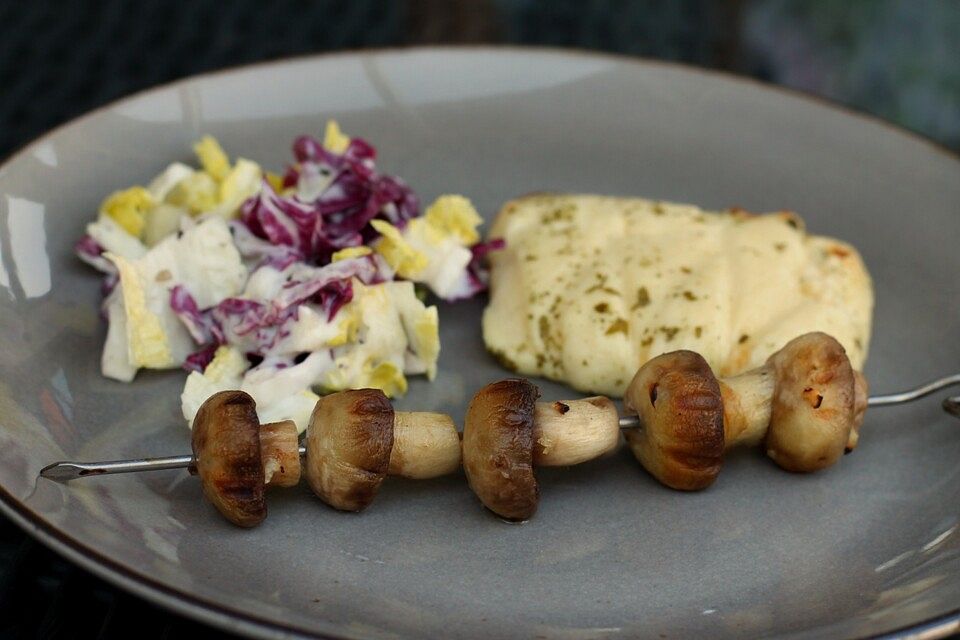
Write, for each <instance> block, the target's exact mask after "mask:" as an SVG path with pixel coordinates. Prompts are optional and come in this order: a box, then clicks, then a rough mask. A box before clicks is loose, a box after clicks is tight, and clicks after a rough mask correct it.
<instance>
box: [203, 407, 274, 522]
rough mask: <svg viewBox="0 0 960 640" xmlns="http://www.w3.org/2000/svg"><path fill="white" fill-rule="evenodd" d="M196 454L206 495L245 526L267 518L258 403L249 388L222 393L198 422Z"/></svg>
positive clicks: (233, 519)
mask: <svg viewBox="0 0 960 640" xmlns="http://www.w3.org/2000/svg"><path fill="white" fill-rule="evenodd" d="M193 455H194V457H195V458H196V468H197V474H198V475H199V476H200V484H201V485H202V486H203V493H204V494H205V495H206V496H207V499H208V500H210V502H212V503H213V506H215V507H216V508H217V510H218V511H219V512H220V513H222V514H223V516H224V517H225V518H226V519H227V520H229V521H230V522H232V523H233V524H235V525H238V526H240V527H253V526H256V525H258V524H260V523H261V522H262V521H263V519H264V518H266V517H267V503H266V501H265V500H264V497H263V493H264V492H263V465H262V464H261V457H260V421H259V420H258V419H257V411H256V403H255V402H254V401H253V398H251V397H250V396H249V395H247V394H246V393H244V392H243V391H221V392H219V393H215V394H214V395H212V396H210V397H209V398H207V401H206V402H204V403H203V404H202V405H200V410H199V411H197V416H196V418H194V420H193Z"/></svg>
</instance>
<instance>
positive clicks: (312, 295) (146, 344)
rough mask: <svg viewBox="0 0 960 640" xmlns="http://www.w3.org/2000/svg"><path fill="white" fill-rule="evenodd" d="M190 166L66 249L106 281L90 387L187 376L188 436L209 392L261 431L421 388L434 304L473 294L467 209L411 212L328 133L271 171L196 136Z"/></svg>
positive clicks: (129, 199) (174, 170) (475, 270)
mask: <svg viewBox="0 0 960 640" xmlns="http://www.w3.org/2000/svg"><path fill="white" fill-rule="evenodd" d="M194 151H195V153H196V155H197V158H198V160H199V164H200V168H197V169H195V168H193V167H190V166H188V165H186V164H183V163H180V162H174V163H173V164H171V165H169V166H168V167H167V168H166V169H164V170H163V171H162V172H161V173H160V174H159V175H158V176H156V177H155V178H154V179H153V180H152V181H151V182H150V183H149V184H147V185H146V186H133V187H130V188H127V189H124V190H122V191H117V192H115V193H113V194H111V195H110V196H108V197H107V198H106V199H105V200H104V201H103V203H102V204H101V205H100V211H99V215H98V217H97V219H96V221H94V222H91V223H90V224H88V225H87V228H86V234H85V235H84V236H83V237H82V238H81V239H80V240H79V241H78V242H77V244H76V252H77V255H78V256H79V257H80V258H81V259H82V260H83V261H85V262H86V263H88V264H90V265H91V266H93V267H94V268H96V269H98V270H99V271H101V272H103V273H104V274H105V277H104V281H103V292H104V301H103V311H104V315H105V317H106V319H107V322H108V323H109V328H108V331H107V338H106V341H105V344H104V347H103V355H102V358H101V370H102V372H103V375H105V376H107V377H109V378H113V379H115V380H120V381H123V382H130V381H132V380H133V379H134V377H135V376H136V374H137V371H138V370H140V369H174V368H178V367H182V368H184V369H186V370H188V371H189V372H190V373H189V375H188V376H187V379H186V382H185V384H184V388H183V393H182V394H181V404H182V408H183V415H184V418H185V419H186V420H187V423H188V424H192V421H193V418H194V416H195V414H196V412H197V410H198V409H199V407H200V405H201V404H202V403H203V402H204V401H205V400H206V399H207V398H208V397H210V396H211V395H212V394H214V393H216V392H217V391H221V390H225V389H241V390H243V391H246V392H247V393H249V394H250V395H251V396H252V397H253V398H254V400H255V401H256V403H257V413H258V414H259V417H260V420H261V422H264V423H266V422H273V421H277V420H284V419H290V420H293V421H294V422H296V424H297V428H298V429H299V430H300V431H303V430H304V429H305V428H306V425H307V421H308V420H309V417H310V413H311V412H312V410H313V407H314V405H315V404H316V401H317V399H318V397H319V396H318V395H317V392H320V393H324V392H330V391H337V390H342V389H349V388H360V387H374V388H379V389H382V390H383V391H384V392H385V393H386V394H387V395H389V396H396V395H401V394H403V393H405V392H406V389H407V376H408V375H421V374H422V375H426V376H427V378H428V379H431V380H432V379H433V377H434V376H435V375H436V370H437V357H438V355H439V353H440V338H439V320H438V316H437V308H436V306H432V305H430V306H428V305H427V304H425V303H424V300H425V298H426V296H427V294H428V293H432V294H433V295H435V296H436V297H438V298H440V299H443V300H448V301H453V300H460V299H464V298H469V297H471V296H473V295H475V294H476V293H478V292H480V291H482V290H484V289H485V287H486V282H487V272H486V270H485V268H484V266H483V259H484V256H485V254H486V253H487V252H489V251H491V250H495V249H498V248H501V247H502V242H501V241H491V242H480V234H479V232H478V227H479V226H480V224H481V222H482V220H481V218H480V216H479V214H478V213H477V211H476V209H474V207H473V205H472V204H471V203H470V201H469V200H468V199H467V198H465V197H463V196H460V195H443V196H440V197H439V198H437V199H436V200H435V201H434V202H433V203H432V204H430V206H428V207H427V208H426V209H425V211H424V212H423V213H422V214H421V211H420V207H419V201H418V199H417V196H416V195H415V194H414V192H413V191H412V190H411V189H410V187H409V186H407V184H406V183H405V182H404V181H403V180H401V179H400V178H398V177H396V176H391V175H387V174H383V173H380V172H379V171H378V170H377V167H376V165H375V162H374V161H375V158H376V150H375V149H374V148H373V147H372V146H371V145H370V144H369V143H367V142H366V141H364V140H362V139H361V138H351V137H348V136H346V135H345V134H344V133H343V132H342V131H341V130H340V128H339V126H338V125H337V123H336V122H335V121H332V120H331V121H329V122H328V123H327V126H326V131H325V135H324V139H323V141H322V142H321V141H319V140H317V139H315V138H313V137H311V136H306V135H305V136H300V137H298V138H297V139H296V140H295V141H294V143H293V156H294V162H293V163H292V164H290V165H289V166H288V167H287V168H286V171H285V172H284V173H283V174H276V173H271V172H269V171H265V170H263V169H262V168H261V167H260V165H258V164H257V163H256V162H253V161H252V160H248V159H246V158H236V159H235V161H234V162H231V161H230V159H229V157H228V156H227V154H226V152H225V151H224V150H223V148H222V147H221V146H220V144H219V143H218V142H217V141H216V140H215V139H214V138H212V137H210V136H205V137H203V138H202V139H201V140H200V141H199V142H197V143H196V144H195V145H194Z"/></svg>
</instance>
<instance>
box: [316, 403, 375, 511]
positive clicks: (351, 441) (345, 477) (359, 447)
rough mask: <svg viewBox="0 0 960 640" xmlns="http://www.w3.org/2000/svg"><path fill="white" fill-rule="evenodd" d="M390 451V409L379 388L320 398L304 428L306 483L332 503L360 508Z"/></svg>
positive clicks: (371, 493)
mask: <svg viewBox="0 0 960 640" xmlns="http://www.w3.org/2000/svg"><path fill="white" fill-rule="evenodd" d="M391 449H393V407H392V406H390V401H389V400H388V399H387V396H385V395H384V394H383V391H381V390H379V389H357V390H354V391H341V392H339V393H334V394H331V395H328V396H324V397H323V398H321V399H320V400H319V401H318V402H317V406H316V407H315V408H314V410H313V414H312V415H311V416H310V424H309V425H308V426H307V481H308V482H309V483H310V488H311V489H313V492H314V493H316V494H317V496H318V497H319V498H320V499H321V500H323V501H324V502H326V503H327V504H328V505H330V506H331V507H334V508H336V509H341V510H343V511H360V510H362V509H364V508H365V507H366V506H367V505H369V504H370V503H371V502H373V499H374V498H375V497H376V495H377V490H378V489H379V488H380V483H381V482H383V478H384V476H386V475H387V468H388V467H389V465H390V450H391Z"/></svg>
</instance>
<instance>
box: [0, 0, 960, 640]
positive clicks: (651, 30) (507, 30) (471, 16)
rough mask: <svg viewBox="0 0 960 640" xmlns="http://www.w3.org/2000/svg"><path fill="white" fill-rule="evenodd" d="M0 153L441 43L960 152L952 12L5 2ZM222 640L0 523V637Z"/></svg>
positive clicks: (919, 0) (816, 0)
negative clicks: (581, 68) (368, 54)
mask: <svg viewBox="0 0 960 640" xmlns="http://www.w3.org/2000/svg"><path fill="white" fill-rule="evenodd" d="M0 32H2V37H0V86H2V87H3V89H2V92H0V156H6V155H7V154H9V153H11V152H12V151H14V150H15V149H16V148H17V147H19V146H21V145H23V144H25V143H27V142H29V141H30V140H31V139H33V138H35V137H36V136H38V135H40V134H42V133H44V132H45V131H46V130H48V129H50V128H51V127H54V126H56V125H58V124H61V123H63V122H65V121H67V120H69V119H71V118H73V117H75V116H77V115H80V114H82V113H84V112H86V111H88V110H90V109H93V108H96V107H98V106H100V105H102V104H104V103H107V102H110V101H112V100H114V99H116V98H119V97H121V96H124V95H127V94H129V93H132V92H134V91H138V90H140V89H144V88H147V87H150V86H153V85H156V84H158V83H164V82H169V81H171V80H175V79H177V78H182V77H184V76H188V75H192V74H195V73H200V72H203V71H209V70H213V69H219V68H222V67H228V66H235V65H239V64H245V63H248V62H254V61H258V60H270V59H276V58H282V57H285V56H291V55H302V54H307V53H314V52H324V51H336V50H343V49H362V48H372V47H409V46H421V45H429V44H436V43H444V44H484V43H489V44H511V45H516V44H522V45H541V46H551V47H574V48H580V49H592V50H599V51H608V52H614V53H620V54H626V55H631V56H640V57H645V58H653V59H661V60H671V61H677V62H683V63H687V64H691V65H696V66H700V67H706V68H711V69H720V70H724V71H728V72H731V73H735V74H740V75H745V76H750V77H753V78H756V79H759V80H762V81H765V82H769V83H773V84H777V85H782V86H785V87H790V88H793V89H798V90H800V91H805V92H808V93H811V94H815V95H817V96H821V97H824V98H827V99H830V100H833V101H836V102H839V103H841V104H844V105H846V106H849V107H852V108H854V109H858V110H861V111H864V112H867V113H870V114H873V115H875V116H878V117H880V118H884V119H886V120H888V121H891V122H893V123H896V124H899V125H901V126H903V127H906V128H909V129H911V130H913V131H915V132H917V133H920V134H922V135H924V136H927V137H929V138H931V139H933V140H934V141H936V142H939V143H940V144H942V145H944V146H947V147H949V148H951V149H952V150H954V151H960V36H958V34H960V1H958V0H845V1H842V2H838V1H833V0H725V1H724V0H633V1H630V0H460V1H457V0H396V1H391V0H271V1H269V2H267V1H263V0H261V1H259V2H254V1H250V0H239V1H234V2H230V1H224V0H220V1H214V0H192V1H191V2H189V3H187V2H180V3H175V2H167V1H162V0H139V1H136V2H134V1H123V0H107V1H99V2H94V1H92V0H89V1H80V0H62V1H57V2H55V1H53V0H49V1H40V0H34V1H31V2H28V1H26V0H5V1H3V2H0ZM192 633H202V634H204V637H205V638H206V639H217V638H227V637H230V636H228V635H226V634H224V633H222V632H219V631H216V630H213V629H207V628H206V627H204V626H203V625H200V624H198V623H195V622H192V621H188V620H185V619H183V618H180V617H178V616H175V615H172V614H169V613H167V612H166V611H163V610H160V609H158V608H156V607H154V606H152V605H150V604H148V603H146V602H144V601H141V600H140V599H138V598H136V597H134V596H131V595H128V594H126V593H123V592H121V591H118V590H116V589H114V588H113V587H111V586H109V585H106V584H105V583H103V582H102V581H100V580H98V579H96V578H94V577H92V576H90V575H89V574H88V573H86V572H85V571H83V570H81V569H79V568H76V567H74V566H73V565H71V564H70V563H68V562H66V561H64V560H61V559H60V558H59V557H57V556H56V555H55V554H53V553H51V552H49V551H47V550H46V549H44V548H42V547H41V546H40V545H38V544H37V543H35V542H34V541H33V540H32V539H30V538H28V537H27V536H26V535H25V534H24V533H22V532H21V531H20V530H19V529H18V528H16V527H15V526H14V525H13V524H11V523H9V522H7V521H6V520H4V519H3V518H2V517H0V637H4V638H7V637H10V638H129V637H136V638H140V639H147V638H179V637H181V636H187V634H192Z"/></svg>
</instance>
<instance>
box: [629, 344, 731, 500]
mask: <svg viewBox="0 0 960 640" xmlns="http://www.w3.org/2000/svg"><path fill="white" fill-rule="evenodd" d="M624 405H625V406H626V407H627V409H629V410H632V411H635V412H637V413H638V414H639V415H640V419H641V420H642V422H643V428H642V429H631V430H629V431H627V432H626V434H625V436H626V439H627V443H628V444H629V445H630V449H631V450H632V451H633V455H634V456H636V458H637V459H638V460H639V461H640V463H641V464H642V465H643V466H644V468H645V469H646V470H647V471H649V472H650V473H651V474H652V475H653V477H655V478H656V479H657V480H659V481H660V482H662V483H663V484H665V485H667V486H668V487H671V488H673V489H680V490H683V491H696V490H698V489H705V488H707V487H709V486H710V485H711V484H712V483H713V481H714V480H715V479H716V477H717V474H718V473H720V466H721V465H722V464H723V450H724V433H723V397H722V396H721V393H720V383H719V381H718V380H717V377H716V376H715V375H714V374H713V371H712V370H711V369H710V365H708V364H707V361H706V360H704V359H703V356H701V355H700V354H698V353H694V352H693V351H673V352H670V353H665V354H663V355H660V356H657V357H656V358H654V359H653V360H650V361H649V362H647V363H646V364H645V365H643V366H642V367H641V368H640V370H639V371H637V374H636V375H635V376H634V377H633V380H632V381H631V382H630V385H629V386H628V387H627V392H626V394H625V395H624Z"/></svg>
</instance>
